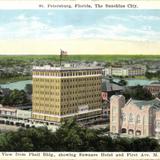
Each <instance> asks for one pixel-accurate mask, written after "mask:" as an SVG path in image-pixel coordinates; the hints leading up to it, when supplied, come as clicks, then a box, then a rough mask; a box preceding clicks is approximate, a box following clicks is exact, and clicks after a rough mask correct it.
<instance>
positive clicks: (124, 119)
mask: <svg viewBox="0 0 160 160" xmlns="http://www.w3.org/2000/svg"><path fill="white" fill-rule="evenodd" d="M121 116H122V120H123V121H126V114H125V113H122V115H121Z"/></svg>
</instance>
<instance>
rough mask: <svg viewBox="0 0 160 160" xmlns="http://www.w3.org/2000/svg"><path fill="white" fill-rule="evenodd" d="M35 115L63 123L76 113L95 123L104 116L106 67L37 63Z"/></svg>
mask: <svg viewBox="0 0 160 160" xmlns="http://www.w3.org/2000/svg"><path fill="white" fill-rule="evenodd" d="M32 80H33V94H32V118H33V119H34V120H39V121H50V122H54V123H55V124H59V123H61V122H62V121H64V120H66V119H68V118H70V117H76V119H77V121H79V122H82V123H86V124H87V123H94V122H96V121H98V120H99V119H100V118H101V116H102V109H101V83H102V82H101V81H102V68H100V67H94V68H93V67H88V68H82V67H80V68H76V67H74V68H73V67H72V68H70V67H59V68H58V67H50V66H44V67H33V76H32Z"/></svg>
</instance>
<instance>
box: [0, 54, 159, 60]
mask: <svg viewBox="0 0 160 160" xmlns="http://www.w3.org/2000/svg"><path fill="white" fill-rule="evenodd" d="M4 59H15V60H36V59H37V60H53V61H57V60H59V56H58V55H23V56H22V55H20V56H19V55H8V56H6V55H1V56H0V60H4ZM137 59H141V60H158V59H160V55H68V56H65V57H63V60H64V61H82V60H85V61H108V62H112V61H120V60H137Z"/></svg>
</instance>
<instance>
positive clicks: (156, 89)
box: [145, 82, 160, 96]
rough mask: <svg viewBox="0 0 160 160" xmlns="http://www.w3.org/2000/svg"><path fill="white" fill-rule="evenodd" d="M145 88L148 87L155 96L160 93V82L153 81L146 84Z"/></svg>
mask: <svg viewBox="0 0 160 160" xmlns="http://www.w3.org/2000/svg"><path fill="white" fill-rule="evenodd" d="M145 88H147V89H148V90H149V91H150V92H151V94H152V95H154V96H157V95H158V94H159V93H160V83H157V82H155V83H151V84H149V85H147V86H145Z"/></svg>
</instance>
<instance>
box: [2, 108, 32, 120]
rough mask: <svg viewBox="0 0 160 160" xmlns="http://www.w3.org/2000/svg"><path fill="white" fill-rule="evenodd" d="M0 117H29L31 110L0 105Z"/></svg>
mask: <svg viewBox="0 0 160 160" xmlns="http://www.w3.org/2000/svg"><path fill="white" fill-rule="evenodd" d="M0 117H6V118H14V119H16V118H19V119H31V110H21V109H18V108H16V107H9V106H2V105H0Z"/></svg>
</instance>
